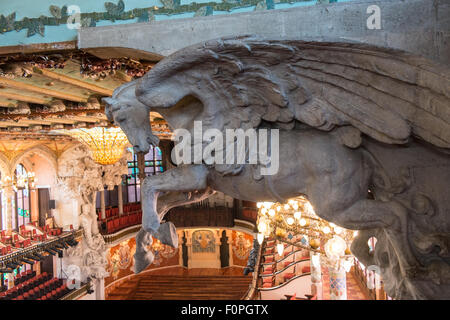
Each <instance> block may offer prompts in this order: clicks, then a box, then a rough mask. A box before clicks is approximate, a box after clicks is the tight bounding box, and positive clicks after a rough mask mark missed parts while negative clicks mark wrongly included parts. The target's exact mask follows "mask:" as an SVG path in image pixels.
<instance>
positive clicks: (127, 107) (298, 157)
mask: <svg viewBox="0 0 450 320" xmlns="http://www.w3.org/2000/svg"><path fill="white" fill-rule="evenodd" d="M106 102H107V108H106V114H107V116H108V118H109V119H110V120H111V121H115V123H116V124H118V125H120V127H121V128H122V129H123V130H124V132H125V133H126V135H127V137H128V139H129V141H130V142H131V143H132V144H133V146H134V147H135V149H136V150H137V151H142V152H146V151H147V150H148V149H149V146H150V144H153V143H157V142H156V141H157V140H156V139H155V137H154V136H153V135H152V132H151V127H150V123H149V120H148V119H149V112H150V111H155V112H158V113H160V114H161V115H162V116H163V117H164V119H165V120H166V121H167V123H168V124H169V126H170V127H171V128H172V129H173V130H175V129H180V128H183V129H186V130H188V131H190V132H192V130H193V127H194V125H193V123H194V121H202V126H203V130H206V129H218V130H220V131H222V132H224V131H225V130H226V129H238V128H242V129H244V130H246V129H249V128H254V129H256V130H260V129H261V128H278V129H280V133H279V140H280V142H279V154H280V166H279V170H278V172H277V173H276V174H274V175H267V176H262V175H258V174H257V171H258V168H260V167H261V166H263V165H266V164H259V165H250V164H242V165H231V166H230V165H228V166H227V165H214V164H212V165H211V164H209V165H208V164H205V163H201V164H188V165H180V166H178V167H176V168H173V169H171V170H168V171H167V172H165V173H163V174H160V175H155V176H149V177H147V178H146V179H145V181H144V183H143V211H144V216H143V230H142V231H141V234H140V237H143V236H144V235H145V233H146V232H150V233H153V234H158V229H159V228H160V221H161V219H162V218H163V215H164V213H165V212H167V210H162V211H161V210H159V209H158V207H160V206H162V205H163V204H164V201H163V200H162V198H163V197H175V198H177V197H178V198H184V199H185V200H186V201H195V200H196V199H203V198H204V197H206V196H209V195H210V194H211V193H212V191H211V190H217V191H221V192H223V193H225V194H228V195H230V196H233V197H235V198H238V199H244V200H249V201H284V200H286V199H289V198H292V197H295V196H299V195H304V196H306V197H307V198H308V199H309V201H310V202H311V203H312V205H313V206H314V208H315V212H316V214H317V215H319V216H320V217H322V218H324V219H326V220H328V221H331V222H334V223H336V224H338V225H340V226H342V227H345V228H349V229H357V230H361V231H360V232H359V236H358V237H357V238H356V239H355V241H354V243H353V245H352V251H353V253H354V254H355V255H356V256H357V257H358V258H359V259H360V261H362V262H363V263H364V264H366V265H371V264H376V265H378V266H379V267H380V268H381V271H382V277H383V280H384V284H385V290H386V291H387V293H388V294H389V295H390V296H392V297H394V298H397V299H401V298H416V299H425V298H432V297H439V296H440V297H441V298H442V297H447V298H450V266H449V259H450V257H449V250H448V249H449V243H450V241H449V240H450V237H449V231H450V219H449V209H450V196H449V181H450V157H449V148H450V71H449V69H448V67H447V66H442V65H437V64H435V63H433V62H431V61H429V60H426V59H424V58H421V57H417V56H412V55H410V54H407V53H404V52H400V51H396V50H391V49H386V48H380V47H374V46H369V45H365V44H352V43H339V42H305V41H293V40H276V41H275V40H274V41H271V40H264V39H257V38H251V37H243V38H230V39H218V40H213V41H208V42H206V43H201V44H198V45H194V46H191V47H187V48H185V49H182V50H180V51H178V52H176V53H174V54H172V55H170V56H169V57H167V58H165V59H163V60H162V61H160V62H159V63H157V64H156V65H155V67H154V68H153V69H152V70H150V71H149V72H148V73H147V74H146V75H145V76H144V77H143V78H141V79H139V80H136V81H133V82H131V83H128V84H125V85H123V86H121V87H119V88H118V89H116V90H115V92H114V95H113V96H112V98H106ZM255 170H256V171H255ZM255 172H256V173H255ZM368 190H370V194H371V195H372V196H369V193H368ZM190 192H196V194H197V198H195V197H192V196H191V194H190ZM159 195H161V196H160V197H159V198H158V196H159ZM187 195H188V196H187ZM169 203H172V202H170V201H169ZM178 203H179V204H180V203H183V201H179V202H178ZM161 226H162V225H161ZM172 232H173V230H172ZM372 236H375V237H376V238H377V240H378V242H377V245H376V248H375V254H374V255H370V254H369V250H368V247H367V239H368V238H370V237H372ZM144 251H145V250H144ZM145 254H148V253H145V252H141V253H139V254H138V253H137V254H136V256H135V258H136V260H138V261H141V263H140V265H141V268H140V269H143V268H144V267H145V266H146V265H147V264H148V263H149V262H151V259H148V258H147V259H145V258H144V256H145ZM137 271H140V270H137Z"/></svg>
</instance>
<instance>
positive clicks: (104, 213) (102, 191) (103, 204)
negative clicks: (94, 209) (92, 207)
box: [99, 188, 106, 219]
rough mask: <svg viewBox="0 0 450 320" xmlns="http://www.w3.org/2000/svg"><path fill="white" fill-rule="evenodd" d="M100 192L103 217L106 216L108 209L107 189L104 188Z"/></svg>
mask: <svg viewBox="0 0 450 320" xmlns="http://www.w3.org/2000/svg"><path fill="white" fill-rule="evenodd" d="M99 192H100V208H101V215H102V217H101V218H102V219H105V218H106V209H105V189H104V188H103V189H102V190H100V191H99Z"/></svg>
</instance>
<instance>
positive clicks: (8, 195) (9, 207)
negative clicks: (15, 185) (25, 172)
mask: <svg viewBox="0 0 450 320" xmlns="http://www.w3.org/2000/svg"><path fill="white" fill-rule="evenodd" d="M3 197H4V199H5V202H6V203H5V208H4V209H5V210H6V229H7V230H8V232H9V231H11V230H12V221H13V217H14V210H15V208H14V190H13V189H12V188H11V187H7V188H5V189H4V190H3Z"/></svg>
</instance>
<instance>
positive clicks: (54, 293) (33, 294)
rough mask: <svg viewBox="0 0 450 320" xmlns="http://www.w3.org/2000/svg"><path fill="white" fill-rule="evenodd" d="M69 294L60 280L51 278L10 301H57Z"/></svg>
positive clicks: (68, 290)
mask: <svg viewBox="0 0 450 320" xmlns="http://www.w3.org/2000/svg"><path fill="white" fill-rule="evenodd" d="M69 292H70V289H69V288H68V287H67V285H66V284H65V283H63V280H62V279H57V278H53V279H51V280H48V281H46V282H45V283H43V284H40V285H39V286H38V287H35V288H34V289H30V290H28V291H26V292H23V294H20V295H18V296H17V297H16V298H13V299H12V300H58V299H60V298H62V297H63V296H65V295H66V294H67V293H69Z"/></svg>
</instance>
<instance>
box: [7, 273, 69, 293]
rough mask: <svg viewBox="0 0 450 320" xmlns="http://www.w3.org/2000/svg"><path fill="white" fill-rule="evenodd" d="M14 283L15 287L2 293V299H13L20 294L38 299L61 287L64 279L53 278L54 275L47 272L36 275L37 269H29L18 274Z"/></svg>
mask: <svg viewBox="0 0 450 320" xmlns="http://www.w3.org/2000/svg"><path fill="white" fill-rule="evenodd" d="M14 284H15V285H14V287H13V288H11V289H9V290H7V291H5V292H1V293H0V299H3V300H12V299H15V298H18V297H20V296H22V297H24V298H25V297H26V298H30V299H37V298H39V297H41V296H43V295H46V294H48V293H51V291H53V290H56V289H57V288H59V287H61V286H62V285H63V280H62V279H58V278H52V275H51V274H48V273H47V272H43V273H41V274H39V275H36V271H31V270H28V271H26V272H22V273H21V274H20V275H19V276H17V277H16V278H15V279H14ZM25 294H26V295H25Z"/></svg>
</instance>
